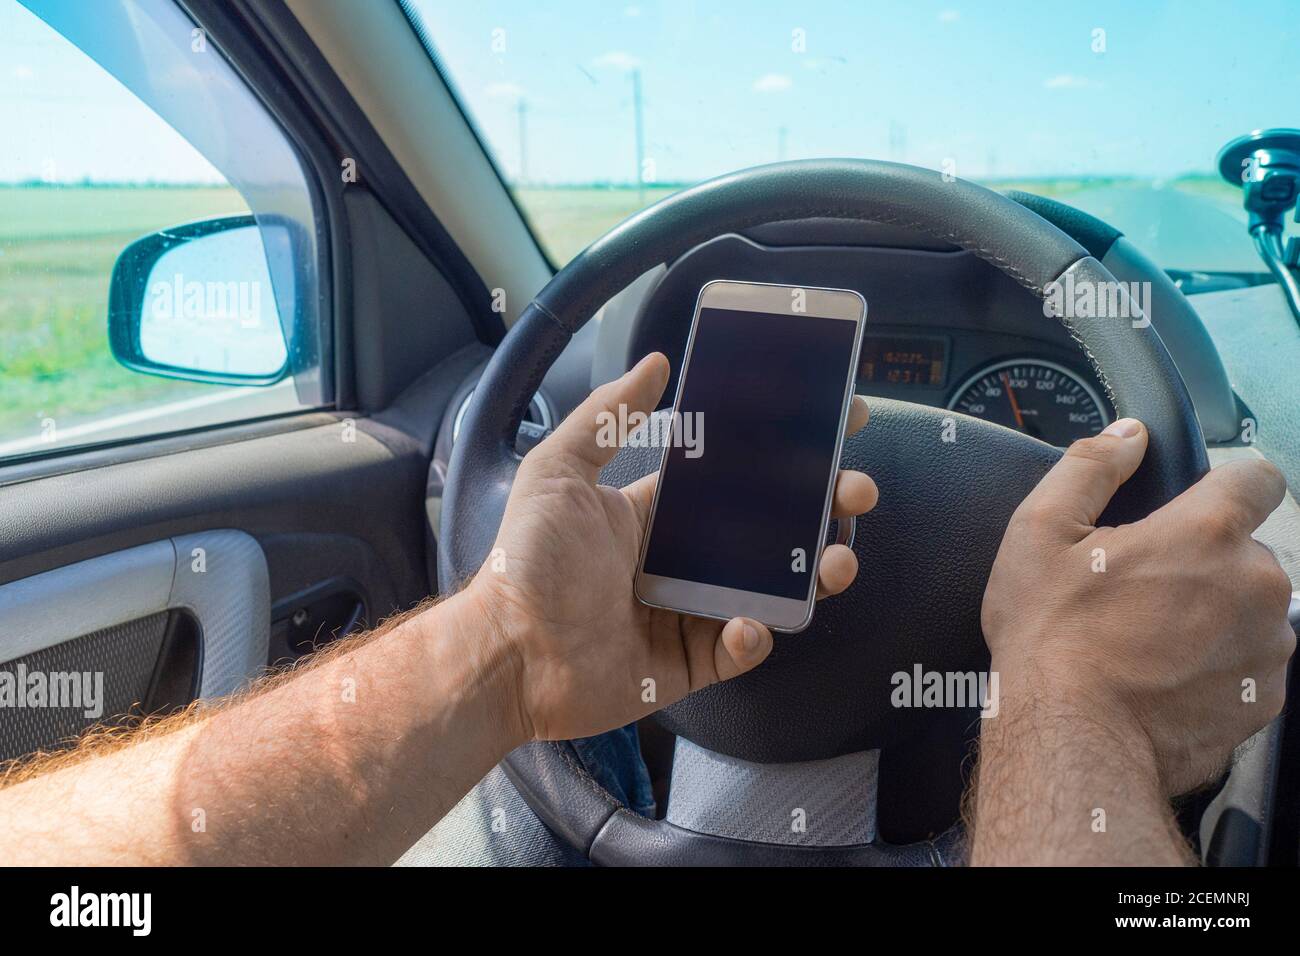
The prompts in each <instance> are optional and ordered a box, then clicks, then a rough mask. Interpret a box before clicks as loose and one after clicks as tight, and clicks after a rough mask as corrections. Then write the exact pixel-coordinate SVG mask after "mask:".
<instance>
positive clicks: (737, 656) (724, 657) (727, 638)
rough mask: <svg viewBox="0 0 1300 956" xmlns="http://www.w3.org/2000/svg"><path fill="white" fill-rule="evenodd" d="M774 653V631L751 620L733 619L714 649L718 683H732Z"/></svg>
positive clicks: (723, 629) (720, 634)
mask: <svg viewBox="0 0 1300 956" xmlns="http://www.w3.org/2000/svg"><path fill="white" fill-rule="evenodd" d="M771 652H772V632H771V631H769V630H768V629H767V628H766V627H764V626H763V625H762V624H759V623H758V621H755V620H752V619H750V618H747V617H733V618H732V619H731V620H730V621H728V622H727V623H726V626H724V627H723V628H722V631H721V633H719V634H718V638H717V640H716V641H715V642H714V645H713V667H714V670H715V671H716V672H717V675H718V680H731V678H733V677H737V676H739V675H741V674H743V673H745V671H749V670H753V669H754V668H755V667H757V666H758V665H759V664H761V663H763V661H764V660H766V659H767V655H768V654H770V653H771Z"/></svg>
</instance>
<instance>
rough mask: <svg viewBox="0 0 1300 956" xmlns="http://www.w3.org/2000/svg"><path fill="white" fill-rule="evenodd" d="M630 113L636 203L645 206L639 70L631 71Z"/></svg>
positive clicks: (643, 137)
mask: <svg viewBox="0 0 1300 956" xmlns="http://www.w3.org/2000/svg"><path fill="white" fill-rule="evenodd" d="M632 113H633V117H634V119H635V122H636V201H637V205H638V206H643V205H645V177H644V173H643V167H644V165H645V133H644V131H643V129H642V126H641V69H640V67H638V68H637V69H635V70H633V71H632Z"/></svg>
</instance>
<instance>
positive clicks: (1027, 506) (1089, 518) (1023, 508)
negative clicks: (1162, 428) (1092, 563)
mask: <svg viewBox="0 0 1300 956" xmlns="http://www.w3.org/2000/svg"><path fill="white" fill-rule="evenodd" d="M1146 450H1147V430H1146V426H1144V425H1143V424H1142V423H1141V422H1139V421H1138V420H1137V419H1136V418H1121V419H1120V420H1119V421H1117V422H1113V423H1112V424H1111V425H1109V426H1108V427H1107V428H1106V430H1105V431H1103V432H1102V433H1101V434H1100V435H1096V436H1094V437H1092V438H1084V439H1082V440H1080V441H1077V442H1075V443H1074V444H1073V445H1071V446H1070V447H1069V448H1067V449H1066V450H1065V454H1064V455H1063V456H1062V457H1061V460H1060V461H1058V462H1057V463H1056V464H1055V465H1054V466H1053V467H1052V470H1051V471H1049V472H1048V473H1047V474H1046V475H1044V476H1043V480H1042V481H1040V482H1039V483H1038V485H1037V487H1035V488H1034V490H1033V491H1031V492H1030V493H1029V496H1028V497H1027V498H1025V500H1024V501H1022V502H1021V503H1020V507H1019V508H1017V509H1016V514H1015V515H1013V516H1012V520H1015V519H1016V518H1017V517H1020V518H1024V517H1025V516H1032V517H1033V520H1034V521H1036V522H1046V523H1049V524H1050V525H1051V526H1052V527H1053V528H1054V529H1055V530H1057V531H1059V532H1062V533H1064V534H1067V535H1070V536H1073V537H1074V538H1075V540H1082V539H1083V538H1084V537H1085V536H1086V535H1087V534H1089V533H1090V532H1091V531H1092V528H1093V525H1095V524H1096V522H1097V518H1099V517H1100V516H1101V513H1102V511H1103V510H1104V509H1105V507H1106V505H1107V504H1108V503H1109V502H1110V499H1111V498H1112V497H1113V496H1114V494H1115V492H1116V491H1117V490H1119V486H1120V485H1122V484H1124V482H1126V481H1128V480H1129V478H1130V477H1131V476H1132V474H1133V472H1135V471H1137V467H1138V465H1139V464H1141V462H1142V456H1143V455H1144V454H1146Z"/></svg>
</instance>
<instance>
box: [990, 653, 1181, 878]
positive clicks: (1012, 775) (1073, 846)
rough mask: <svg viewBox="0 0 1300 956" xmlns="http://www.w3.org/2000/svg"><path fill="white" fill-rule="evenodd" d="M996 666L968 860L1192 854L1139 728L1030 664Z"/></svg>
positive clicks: (1064, 861) (1034, 862) (1141, 858)
mask: <svg viewBox="0 0 1300 956" xmlns="http://www.w3.org/2000/svg"><path fill="white" fill-rule="evenodd" d="M995 669H996V665H995ZM999 673H1000V675H1001V687H1002V693H1001V700H1000V709H999V712H998V715H997V716H996V717H991V718H989V719H986V720H984V721H982V722H981V730H980V757H979V764H978V768H977V771H976V778H975V781H974V784H973V792H972V794H971V795H970V800H969V803H968V821H967V822H968V825H969V826H970V827H971V828H973V843H972V846H971V863H972V864H973V865H975V866H990V865H1004V866H1042V865H1049V866H1050V865H1058V866H1061V865H1065V866H1128V865H1147V866H1180V865H1187V864H1191V863H1194V862H1195V858H1194V857H1193V856H1192V854H1191V852H1190V850H1189V848H1188V847H1187V844H1186V841H1185V840H1184V839H1183V838H1182V836H1181V835H1180V834H1179V832H1178V829H1177V827H1176V825H1175V823H1174V819H1173V815H1172V812H1171V810H1170V806H1169V801H1168V800H1167V799H1166V797H1165V796H1164V793H1163V788H1162V787H1161V784H1160V779H1159V774H1158V772H1157V769H1156V761H1155V755H1154V753H1153V751H1152V748H1151V744H1150V741H1149V740H1148V739H1147V738H1146V735H1145V734H1144V733H1143V732H1142V730H1141V728H1140V727H1137V726H1136V725H1134V724H1132V723H1131V722H1129V721H1128V720H1127V718H1125V717H1123V716H1122V715H1121V714H1120V713H1119V712H1118V711H1117V709H1116V708H1115V707H1114V706H1113V704H1112V703H1111V702H1107V701H1104V700H1102V699H1099V698H1097V697H1095V696H1089V695H1087V694H1084V693H1079V692H1077V691H1075V690H1073V689H1069V690H1065V689H1063V688H1062V685H1061V684H1060V683H1059V682H1053V681H1050V680H1046V679H1044V678H1043V676H1042V675H1041V674H1038V673H1036V672H1019V673H1016V672H1008V671H1005V670H1000V671H999Z"/></svg>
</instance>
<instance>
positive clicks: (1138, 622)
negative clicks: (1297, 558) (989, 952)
mask: <svg viewBox="0 0 1300 956" xmlns="http://www.w3.org/2000/svg"><path fill="white" fill-rule="evenodd" d="M1146 444H1147V434H1146V429H1145V428H1143V427H1142V425H1141V424H1140V423H1138V422H1136V421H1133V420H1131V419H1127V420H1121V421H1119V422H1116V423H1115V424H1113V425H1111V426H1110V427H1109V428H1107V429H1106V431H1105V432H1104V433H1103V434H1101V435H1099V436H1098V437H1096V438H1090V439H1086V440H1084V441H1081V442H1077V443H1075V444H1074V445H1073V446H1071V448H1070V449H1069V451H1068V452H1066V454H1065V456H1064V457H1063V458H1062V459H1061V461H1060V462H1058V463H1057V465H1056V466H1055V467H1054V468H1053V469H1052V471H1051V472H1050V473H1049V474H1048V475H1047V476H1046V477H1045V478H1044V479H1043V481H1042V482H1041V483H1040V484H1039V485H1038V487H1037V488H1036V489H1035V490H1034V491H1033V492H1032V493H1031V494H1030V495H1029V497H1027V498H1026V499H1025V500H1024V502H1022V503H1021V505H1020V507H1019V508H1018V509H1017V511H1016V513H1015V514H1014V515H1013V516H1012V519H1011V522H1010V523H1009V525H1008V527H1007V531H1006V535H1005V536H1004V537H1003V540H1002V547H1001V549H1000V550H999V552H998V557H997V560H996V562H995V563H994V566H993V571H992V574H991V575H990V577H989V583H988V587H987V589H986V591H985V594H984V606H983V613H982V623H983V628H984V636H985V639H986V640H987V641H988V645H989V649H990V651H992V657H993V660H992V669H993V670H994V671H995V672H997V673H998V674H999V677H1000V685H1001V694H1000V697H1001V700H1000V709H999V713H998V715H997V716H996V717H993V718H990V719H988V720H986V721H984V723H983V726H982V728H981V733H980V762H979V767H978V771H977V780H976V789H975V794H974V796H975V800H974V804H973V807H974V825H975V835H974V846H973V850H972V862H974V863H976V864H987V863H1004V864H1005V863H1012V864H1020V865H1025V864H1043V863H1069V864H1078V863H1101V864H1110V865H1114V864H1116V863H1124V862H1131V863H1143V864H1146V865H1153V864H1176V863H1186V862H1191V861H1192V859H1193V858H1192V857H1191V856H1190V854H1189V852H1188V850H1187V847H1186V845H1185V843H1184V841H1183V839H1182V837H1181V835H1180V834H1179V832H1178V830H1177V827H1176V826H1175V824H1174V821H1173V818H1172V815H1171V813H1170V809H1169V798H1170V797H1171V796H1172V795H1174V794H1177V793H1181V792H1185V791H1187V790H1189V789H1191V788H1193V787H1196V786H1198V785H1200V784H1203V783H1205V782H1207V781H1209V780H1210V779H1212V778H1213V777H1214V776H1215V775H1217V774H1218V773H1219V772H1221V771H1222V770H1223V769H1224V767H1225V766H1226V764H1227V761H1228V759H1229V757H1230V755H1231V753H1232V750H1233V748H1234V747H1235V746H1236V745H1238V744H1239V743H1241V742H1242V741H1243V740H1245V739H1246V738H1247V737H1249V736H1250V735H1251V734H1253V733H1254V732H1255V731H1257V730H1259V729H1260V728H1262V727H1263V726H1264V725H1265V724H1267V723H1268V722H1269V721H1270V720H1272V719H1273V718H1274V717H1275V716H1277V714H1278V712H1279V711H1280V709H1281V707H1282V704H1283V702H1284V700H1285V693H1286V663H1287V660H1288V659H1289V658H1290V656H1291V654H1292V652H1293V651H1294V650H1295V644H1296V641H1295V635H1294V633H1293V632H1292V630H1291V628H1290V626H1289V625H1288V623H1287V607H1288V604H1289V602H1290V597H1291V583H1290V581H1289V580H1288V578H1287V575H1286V573H1285V572H1284V571H1283V570H1282V568H1281V567H1280V566H1279V565H1278V563H1277V560H1276V559H1275V558H1274V557H1273V554H1272V552H1270V551H1269V550H1268V549H1267V548H1265V547H1264V546H1263V545H1261V544H1259V543H1258V542H1256V541H1254V540H1253V539H1252V538H1251V532H1252V531H1254V530H1255V528H1256V527H1258V526H1259V525H1260V523H1261V522H1263V520H1264V519H1265V518H1266V517H1267V516H1268V515H1269V514H1270V513H1271V512H1272V511H1273V509H1274V508H1276V507H1277V505H1278V504H1279V503H1280V502H1281V500H1282V497H1283V495H1284V493H1285V491H1286V485H1285V481H1284V480H1283V478H1282V476H1281V474H1280V473H1279V472H1278V470H1277V469H1276V468H1274V467H1273V466H1272V465H1269V464H1267V463H1266V462H1264V461H1262V460H1261V461H1241V462H1233V463H1230V464H1227V465H1224V466H1223V467H1221V468H1218V469H1215V470H1214V471H1213V472H1211V473H1210V474H1209V475H1207V476H1206V477H1204V478H1202V479H1201V480H1200V481H1199V482H1197V483H1196V485H1194V486H1193V487H1191V488H1189V489H1188V490H1187V491H1185V492H1184V493H1183V494H1182V495H1180V496H1179V497H1178V498H1176V499H1175V500H1174V501H1172V502H1170V503H1169V504H1167V505H1165V506H1164V507H1163V508H1161V509H1159V510H1158V511H1156V512H1154V513H1153V514H1151V515H1150V516H1148V517H1147V518H1144V519H1143V520H1141V521H1138V522H1136V523H1134V524H1131V525H1125V526H1121V527H1116V528H1098V527H1095V523H1096V521H1097V519H1098V517H1099V516H1100V515H1101V512H1102V510H1103V509H1104V508H1105V507H1106V504H1107V503H1108V502H1109V501H1110V499H1111V496H1112V495H1113V494H1114V493H1115V491H1116V490H1117V489H1118V488H1119V486H1120V485H1121V484H1123V483H1124V482H1125V481H1127V480H1128V478H1129V477H1130V476H1131V475H1132V474H1133V472H1134V471H1135V470H1136V469H1137V466H1138V463H1139V462H1140V461H1141V460H1142V456H1143V454H1144V453H1145V451H1146ZM1252 689H1253V693H1252Z"/></svg>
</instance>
